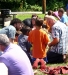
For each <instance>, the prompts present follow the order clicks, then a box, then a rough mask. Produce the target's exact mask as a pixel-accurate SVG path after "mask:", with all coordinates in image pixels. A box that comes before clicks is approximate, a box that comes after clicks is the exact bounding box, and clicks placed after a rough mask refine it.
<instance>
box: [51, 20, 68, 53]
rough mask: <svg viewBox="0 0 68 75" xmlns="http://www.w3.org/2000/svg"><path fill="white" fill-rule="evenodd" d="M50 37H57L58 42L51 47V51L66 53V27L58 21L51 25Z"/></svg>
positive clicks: (67, 42) (67, 32)
mask: <svg viewBox="0 0 68 75" xmlns="http://www.w3.org/2000/svg"><path fill="white" fill-rule="evenodd" d="M52 38H58V39H59V43H57V44H56V45H54V46H52V47H51V51H53V52H55V53H59V54H66V53H67V52H68V51H67V46H68V28H67V26H66V25H65V24H64V23H62V22H60V21H58V22H56V23H55V24H54V25H53V27H52Z"/></svg>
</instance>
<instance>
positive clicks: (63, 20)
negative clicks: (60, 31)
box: [60, 14, 67, 23]
mask: <svg viewBox="0 0 68 75" xmlns="http://www.w3.org/2000/svg"><path fill="white" fill-rule="evenodd" d="M60 21H61V22H63V23H67V15H65V14H64V15H63V16H62V17H61V19H60Z"/></svg>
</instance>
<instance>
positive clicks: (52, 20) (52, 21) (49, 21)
mask: <svg viewBox="0 0 68 75" xmlns="http://www.w3.org/2000/svg"><path fill="white" fill-rule="evenodd" d="M56 21H57V20H56V19H55V17H53V16H48V17H47V18H46V22H47V24H48V26H49V28H50V29H51V28H52V26H53V25H54V24H55V23H56Z"/></svg>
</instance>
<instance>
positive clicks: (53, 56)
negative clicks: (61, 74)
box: [47, 51, 64, 63]
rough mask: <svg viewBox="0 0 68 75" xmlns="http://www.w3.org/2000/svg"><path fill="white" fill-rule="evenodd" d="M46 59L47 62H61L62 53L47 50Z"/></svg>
mask: <svg viewBox="0 0 68 75" xmlns="http://www.w3.org/2000/svg"><path fill="white" fill-rule="evenodd" d="M47 59H48V63H62V62H63V61H64V60H63V55H62V54H58V53H55V52H52V51H48V52H47Z"/></svg>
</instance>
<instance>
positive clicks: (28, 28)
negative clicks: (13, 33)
mask: <svg viewBox="0 0 68 75" xmlns="http://www.w3.org/2000/svg"><path fill="white" fill-rule="evenodd" d="M30 30H31V28H30V27H28V26H23V27H22V29H21V32H22V33H23V35H29V32H30Z"/></svg>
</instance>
